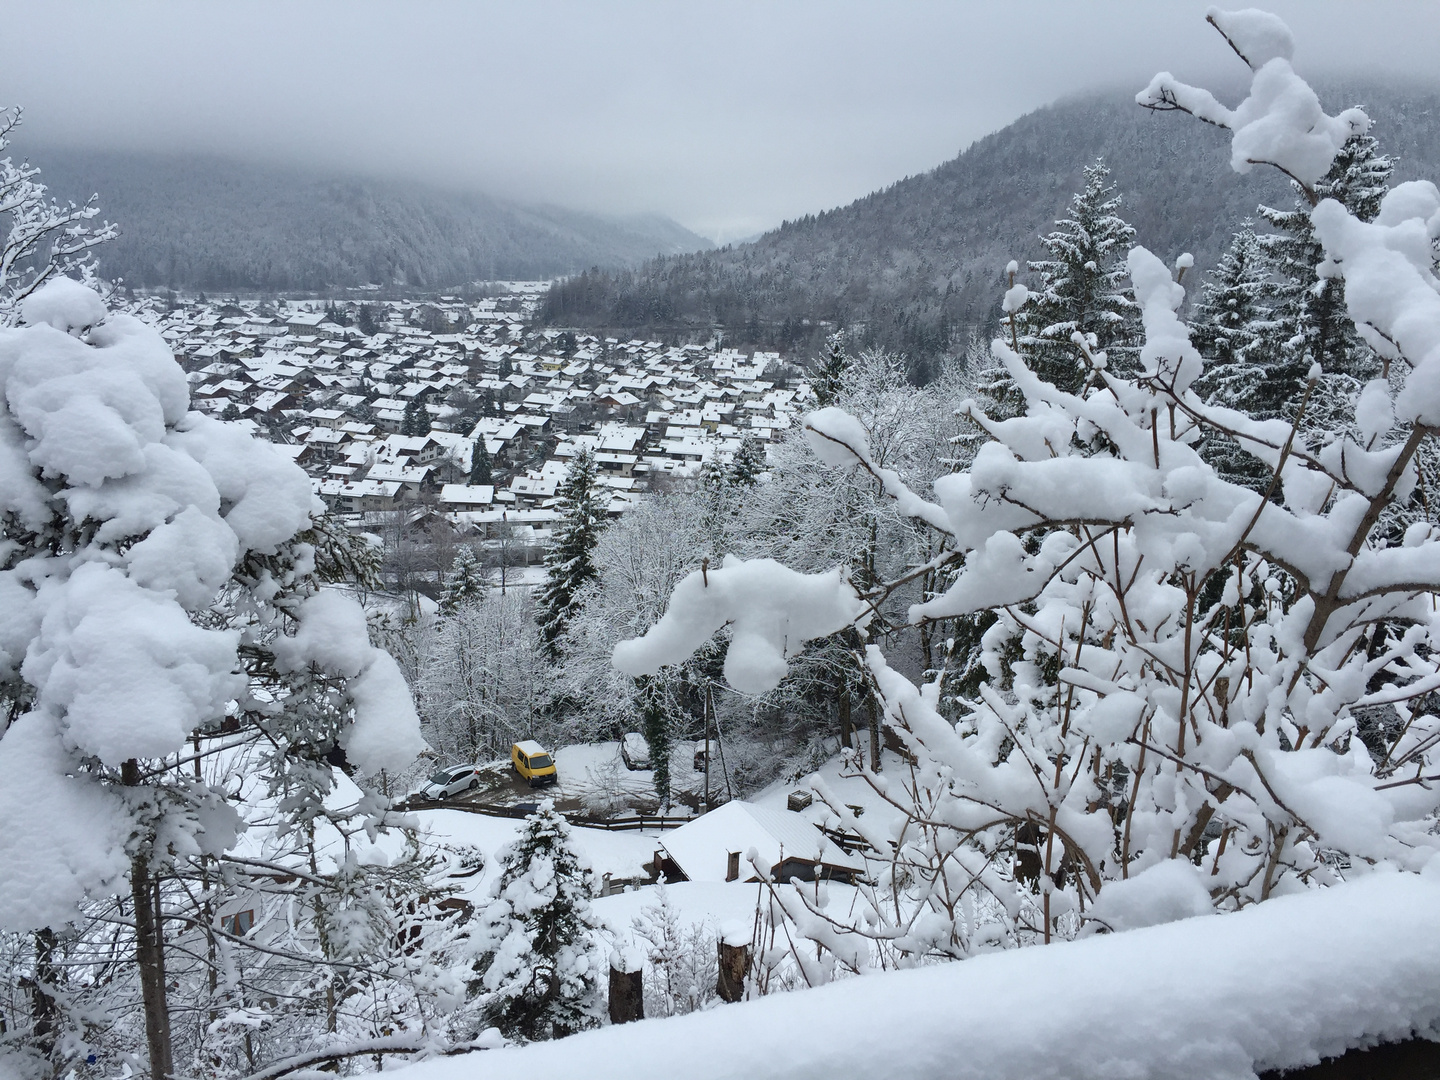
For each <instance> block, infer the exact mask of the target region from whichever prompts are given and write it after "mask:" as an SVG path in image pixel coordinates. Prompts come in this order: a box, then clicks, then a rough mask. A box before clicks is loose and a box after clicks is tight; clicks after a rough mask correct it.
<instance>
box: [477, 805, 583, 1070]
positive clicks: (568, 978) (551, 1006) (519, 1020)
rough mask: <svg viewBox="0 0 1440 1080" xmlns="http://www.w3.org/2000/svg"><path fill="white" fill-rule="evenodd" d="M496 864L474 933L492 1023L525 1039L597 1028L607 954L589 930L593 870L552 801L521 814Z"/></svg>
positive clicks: (513, 1037)
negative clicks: (489, 897) (514, 836)
mask: <svg viewBox="0 0 1440 1080" xmlns="http://www.w3.org/2000/svg"><path fill="white" fill-rule="evenodd" d="M499 864H500V868H501V869H500V877H499V879H498V880H497V881H496V883H495V886H494V899H493V901H492V902H491V903H490V905H489V906H488V907H487V908H486V909H485V911H484V912H483V913H482V914H481V916H480V920H481V925H482V929H481V930H480V931H479V935H478V937H479V947H480V949H481V951H482V953H483V955H484V964H485V968H484V972H483V974H482V976H481V984H482V986H483V987H484V990H485V992H486V993H487V994H488V995H489V1000H488V1003H487V1008H488V1015H489V1017H490V1021H491V1023H493V1024H494V1025H495V1026H496V1027H498V1028H499V1029H500V1030H501V1031H502V1032H504V1033H505V1034H506V1035H507V1036H509V1037H510V1038H512V1039H521V1040H524V1041H527V1042H532V1041H536V1040H540V1039H554V1038H560V1037H561V1036H564V1035H569V1034H572V1033H574V1032H576V1031H581V1030H583V1029H585V1028H588V1027H594V1026H595V1025H596V1024H597V1023H598V1022H599V1017H600V978H601V976H602V975H603V974H604V973H605V961H604V954H603V951H602V950H601V949H600V947H599V944H598V942H597V940H596V938H595V936H594V935H595V931H596V930H597V929H598V927H599V924H598V922H597V920H596V918H595V916H594V913H593V912H592V911H591V909H590V896H591V893H592V889H591V887H590V880H589V879H590V875H589V872H588V871H587V869H586V868H585V867H584V866H583V865H582V864H581V862H580V857H579V855H578V854H577V853H576V851H575V848H574V846H573V844H572V842H571V839H570V824H569V822H567V821H566V820H565V819H564V818H563V817H561V816H560V815H559V814H558V813H556V811H555V804H554V802H553V801H552V800H550V799H546V800H545V801H544V802H542V803H541V804H540V806H539V808H538V809H537V810H536V811H535V812H534V813H533V814H531V815H530V816H529V817H527V818H526V819H525V828H524V830H523V831H522V832H521V834H520V837H519V839H518V840H516V841H515V843H514V844H512V845H510V846H509V847H507V848H505V849H504V850H503V851H501V853H500V855H499Z"/></svg>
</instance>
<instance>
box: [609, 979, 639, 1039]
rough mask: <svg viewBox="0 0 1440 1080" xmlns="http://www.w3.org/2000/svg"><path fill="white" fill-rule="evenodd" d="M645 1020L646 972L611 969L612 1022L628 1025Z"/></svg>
mask: <svg viewBox="0 0 1440 1080" xmlns="http://www.w3.org/2000/svg"><path fill="white" fill-rule="evenodd" d="M644 1019H645V972H644V969H643V968H642V969H641V970H639V971H620V970H619V969H618V968H616V967H615V966H614V965H613V964H612V965H611V967H610V1022H611V1023H612V1024H628V1023H629V1022H630V1021H631V1020H644Z"/></svg>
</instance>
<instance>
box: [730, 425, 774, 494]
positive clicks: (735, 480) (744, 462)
mask: <svg viewBox="0 0 1440 1080" xmlns="http://www.w3.org/2000/svg"><path fill="white" fill-rule="evenodd" d="M764 471H765V446H764V444H763V443H761V442H760V440H759V439H757V438H756V437H755V436H754V435H746V436H745V438H743V439H742V440H740V449H738V450H736V451H735V458H734V460H732V461H731V462H730V471H729V474H728V475H727V476H726V480H727V481H729V483H731V484H732V485H734V486H736V487H753V486H754V485H755V482H756V481H757V480H759V479H760V474H761V473H763V472H764Z"/></svg>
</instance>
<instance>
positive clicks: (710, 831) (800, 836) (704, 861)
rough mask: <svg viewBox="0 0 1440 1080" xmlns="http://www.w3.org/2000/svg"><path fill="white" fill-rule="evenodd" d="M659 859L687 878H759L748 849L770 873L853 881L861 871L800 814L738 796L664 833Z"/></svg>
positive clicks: (856, 859) (859, 864) (860, 863)
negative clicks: (745, 800) (775, 808)
mask: <svg viewBox="0 0 1440 1080" xmlns="http://www.w3.org/2000/svg"><path fill="white" fill-rule="evenodd" d="M661 846H662V849H663V850H662V851H661V852H659V853H657V855H656V859H657V863H668V864H672V865H673V866H674V868H675V869H676V870H677V871H678V876H679V877H681V878H682V879H683V880H687V881H758V880H759V878H758V877H757V876H756V874H755V868H754V867H753V866H752V865H751V863H750V860H749V858H748V857H747V853H748V852H749V851H750V850H751V849H752V848H753V849H754V850H755V853H756V854H757V855H758V856H759V859H760V862H761V863H762V864H763V865H764V866H765V867H766V868H767V869H768V870H769V872H770V876H771V877H772V878H775V879H776V880H779V881H789V880H790V879H791V878H799V879H800V880H801V881H813V880H815V878H816V876H817V872H818V876H819V877H821V878H824V879H827V880H837V881H846V882H850V881H854V880H855V879H856V878H858V877H861V876H862V875H863V874H864V873H865V863H864V862H863V860H861V859H860V857H859V856H857V855H850V854H847V853H845V852H844V851H842V850H840V848H839V847H838V846H837V845H836V844H835V843H834V842H833V841H832V840H831V839H830V838H829V837H827V836H826V835H825V834H824V833H823V832H821V831H820V829H819V828H818V827H817V826H815V825H814V824H812V823H811V822H810V821H807V820H806V819H805V818H804V817H803V816H801V815H800V814H797V813H793V812H792V811H789V810H771V809H769V808H767V807H761V806H755V805H754V804H753V803H747V802H743V801H741V800H739V799H736V800H734V801H732V802H728V803H726V804H725V805H724V806H721V807H717V808H716V809H714V810H711V811H710V812H709V813H708V814H702V815H701V816H700V817H698V818H696V819H695V820H694V821H690V822H687V823H686V824H684V825H681V826H680V827H679V828H678V829H675V830H673V831H672V832H668V833H666V834H665V837H664V839H663V840H662V841H661Z"/></svg>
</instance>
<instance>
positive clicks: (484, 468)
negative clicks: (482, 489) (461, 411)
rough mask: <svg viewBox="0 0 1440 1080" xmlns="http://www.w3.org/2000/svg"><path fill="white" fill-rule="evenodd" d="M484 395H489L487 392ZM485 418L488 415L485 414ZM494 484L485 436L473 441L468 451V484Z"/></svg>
mask: <svg viewBox="0 0 1440 1080" xmlns="http://www.w3.org/2000/svg"><path fill="white" fill-rule="evenodd" d="M486 393H489V391H488V390H487V391H486ZM486 415H487V416H488V415H489V413H487V414H486ZM494 482H495V478H494V474H493V466H492V465H491V463H490V451H489V450H488V449H486V446H485V436H483V435H482V436H480V438H478V439H476V440H475V446H474V448H473V449H472V450H471V451H470V483H472V484H477V485H482V486H483V485H486V484H493V483H494Z"/></svg>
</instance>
